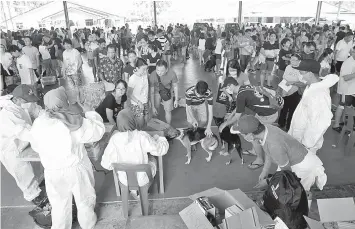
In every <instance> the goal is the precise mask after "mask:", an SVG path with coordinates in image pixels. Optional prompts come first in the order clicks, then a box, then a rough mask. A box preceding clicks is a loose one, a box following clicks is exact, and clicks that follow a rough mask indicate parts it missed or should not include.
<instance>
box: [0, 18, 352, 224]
mask: <svg viewBox="0 0 355 229" xmlns="http://www.w3.org/2000/svg"><path fill="white" fill-rule="evenodd" d="M0 46H1V95H2V96H1V97H0V108H1V110H0V144H1V145H0V152H1V162H2V163H3V165H4V166H5V168H6V169H7V171H8V172H9V173H10V174H11V175H12V176H13V177H14V179H15V180H16V183H17V185H18V187H19V188H20V189H21V190H22V192H23V195H24V198H25V199H26V200H28V201H32V202H33V203H34V204H36V205H43V203H45V202H48V201H49V202H50V204H51V206H52V213H51V215H52V228H71V223H72V216H71V214H70V212H71V203H72V196H74V198H75V202H76V205H77V208H78V221H79V223H80V225H81V227H83V228H93V227H94V225H95V223H96V221H97V217H96V215H95V213H94V207H95V203H96V194H95V190H94V176H93V169H92V166H91V162H90V160H89V157H88V154H87V151H86V149H85V147H84V144H89V143H93V144H96V143H97V142H98V141H100V139H101V138H102V136H103V135H104V133H105V125H104V123H110V124H113V125H116V127H117V132H115V133H114V134H113V135H112V136H111V138H110V140H109V143H108V146H107V148H106V149H105V150H104V153H103V155H101V156H100V158H101V164H102V166H103V167H104V168H105V169H107V170H113V164H114V163H128V164H149V165H151V168H152V174H153V176H154V175H155V174H156V170H157V162H156V160H155V158H154V157H153V156H160V155H164V154H166V153H167V151H168V148H169V143H168V142H167V140H166V138H164V137H161V136H158V135H155V136H150V135H149V134H148V133H146V132H145V131H144V130H143V129H144V127H145V126H146V125H147V123H148V122H149V120H150V119H151V118H152V117H154V116H157V115H158V114H159V113H160V112H162V111H161V110H160V107H161V106H160V105H161V104H162V106H163V109H164V112H165V120H164V121H165V122H166V123H167V124H169V125H171V123H172V111H173V110H174V109H175V108H177V107H178V106H179V98H180V97H185V99H186V118H187V122H188V123H189V125H191V127H203V128H205V133H204V134H205V135H206V136H207V137H210V136H212V134H213V133H212V128H211V127H212V121H213V117H214V116H219V115H223V118H224V122H223V123H222V124H221V125H220V126H219V131H220V132H222V131H223V129H224V128H226V127H231V132H232V133H236V134H239V135H240V136H242V137H243V138H244V139H245V140H247V141H249V142H251V143H252V145H253V149H252V150H244V151H243V154H249V155H255V156H256V159H255V160H254V161H253V162H252V163H251V164H250V165H249V166H248V167H249V168H250V169H252V170H255V169H259V168H262V171H261V173H260V176H259V182H260V184H261V183H263V181H264V180H265V179H266V178H267V177H268V175H269V173H272V172H271V171H270V167H271V164H272V163H275V164H276V165H277V166H278V169H279V170H291V171H293V172H294V173H295V174H296V175H297V176H298V177H299V178H300V179H301V183H302V185H303V186H304V188H305V190H306V191H310V188H311V186H312V185H314V184H316V185H317V186H318V187H319V188H320V189H322V188H323V186H324V185H325V184H326V181H327V176H326V174H325V168H324V167H323V163H322V161H321V160H320V159H319V157H318V156H317V152H318V150H319V149H320V148H321V147H322V145H323V141H324V140H323V135H324V133H325V132H326V130H327V129H328V127H329V126H330V125H331V122H332V118H333V113H332V108H331V107H332V102H331V94H330V92H331V91H334V92H335V91H336V92H337V95H338V99H339V100H340V103H339V105H338V107H337V109H336V111H335V122H334V125H333V129H334V130H336V131H340V130H341V125H342V123H341V116H342V112H343V110H344V106H351V105H352V106H354V107H355V43H354V35H353V31H351V30H350V28H349V27H348V26H341V25H334V26H328V25H324V26H323V27H320V26H316V25H312V26H309V25H308V24H286V25H284V26H281V25H276V26H275V27H273V28H272V27H270V28H268V27H266V26H263V25H262V24H257V25H255V26H252V27H245V26H243V27H242V28H240V30H238V31H235V30H233V29H231V30H228V31H224V30H223V29H222V28H221V27H220V26H217V28H213V26H202V27H194V28H192V29H191V30H190V29H189V28H188V26H187V25H181V24H177V25H175V26H173V25H169V26H168V27H167V28H164V27H163V26H161V27H157V26H153V27H148V28H146V29H143V28H142V27H138V30H137V32H136V34H135V35H134V34H133V33H132V31H131V29H130V27H129V25H128V24H126V25H125V26H124V27H122V28H119V29H116V28H115V27H113V28H112V30H109V31H106V30H104V29H100V28H93V29H92V30H91V29H88V28H84V29H76V30H75V31H74V32H73V34H71V32H70V31H69V30H68V29H58V28H57V29H54V28H51V30H46V29H40V30H34V29H30V30H28V31H25V32H24V33H22V32H11V31H7V33H1V43H0ZM190 55H191V56H190ZM191 57H193V58H194V59H197V60H198V61H199V63H200V64H203V65H206V64H207V63H208V62H214V64H213V65H212V66H213V68H214V72H215V75H216V77H214V78H215V79H216V80H217V81H218V88H212V87H211V85H208V84H207V83H206V82H205V81H203V80H201V81H199V82H197V83H196V85H192V86H191V87H189V88H188V89H187V90H186V91H183V92H181V91H179V87H178V81H179V79H178V77H177V75H176V73H175V72H174V70H173V68H172V66H173V65H174V64H176V62H177V60H178V61H181V62H182V63H183V64H186V63H187V64H188V62H187V59H189V58H191ZM84 62H87V64H88V66H89V67H90V75H91V76H92V77H93V78H94V80H95V82H97V83H101V84H104V87H105V92H106V94H105V98H104V99H103V101H102V102H101V103H100V104H99V106H97V107H89V106H88V105H87V104H82V103H81V101H80V99H79V96H78V93H74V95H73V93H72V92H73V91H76V92H77V91H78V88H79V87H80V86H82V84H83V83H82V81H83V77H84V76H83V63H84ZM208 74H210V73H207V72H206V75H208ZM47 76H55V77H56V78H58V79H63V80H64V81H65V86H64V87H63V86H60V87H58V88H56V89H53V90H50V91H49V92H47V93H46V94H45V95H42V90H43V82H42V80H43V79H44V78H45V77H47ZM213 76H214V75H213ZM259 76H260V77H259ZM185 77H189V76H185ZM336 85H337V86H336ZM216 90H217V96H214V91H216ZM40 100H41V101H42V103H39V101H40ZM39 104H42V106H39ZM220 108H223V109H225V111H226V112H225V114H220V112H216V110H218V111H220V110H223V109H220ZM247 108H248V109H247ZM247 110H251V111H252V112H253V113H254V115H246V112H247ZM58 139H61V140H60V141H58ZM29 144H31V147H32V149H33V150H34V151H36V152H37V153H38V154H39V157H40V159H41V163H42V165H43V167H44V168H45V170H44V175H45V184H44V182H41V181H40V180H38V179H37V178H36V177H35V175H34V172H33V168H32V166H31V164H30V163H29V162H24V161H21V160H20V159H19V158H18V157H17V156H18V155H19V153H20V152H22V151H23V150H24V149H25V148H26V147H28V145H29ZM119 179H120V180H123V182H122V183H124V184H126V183H127V177H125V174H124V173H120V174H119ZM138 182H139V184H140V185H141V186H143V185H145V184H147V183H148V177H147V176H146V175H145V174H139V176H138ZM44 186H45V189H46V195H45V194H44V191H43V187H44ZM132 195H134V196H137V195H139V193H137V192H133V191H132ZM47 196H48V198H47Z"/></svg>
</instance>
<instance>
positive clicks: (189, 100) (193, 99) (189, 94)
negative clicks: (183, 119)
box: [185, 86, 213, 106]
mask: <svg viewBox="0 0 355 229" xmlns="http://www.w3.org/2000/svg"><path fill="white" fill-rule="evenodd" d="M195 88H196V86H192V87H190V88H188V89H187V90H186V92H185V97H186V105H188V106H191V105H192V106H196V105H200V104H202V103H204V102H205V101H207V103H208V105H213V93H212V91H211V90H210V89H207V91H206V93H205V94H204V95H203V96H201V95H199V96H197V94H196V89H195Z"/></svg>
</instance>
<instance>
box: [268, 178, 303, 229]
mask: <svg viewBox="0 0 355 229" xmlns="http://www.w3.org/2000/svg"><path fill="white" fill-rule="evenodd" d="M300 180H301V179H300V178H298V177H297V175H296V174H295V173H293V172H292V171H279V172H276V173H275V174H274V175H273V176H272V178H271V180H270V182H269V185H268V188H267V190H266V191H265V193H264V196H263V202H264V208H265V210H266V211H267V213H269V214H270V216H271V217H272V218H273V219H275V218H276V217H279V218H280V219H281V220H282V221H284V223H285V224H286V225H287V226H288V228H289V229H296V228H297V229H301V228H306V227H307V223H306V221H305V220H304V218H303V216H304V215H305V216H308V212H309V209H308V200H307V193H306V191H305V190H304V188H303V186H302V184H301V182H300Z"/></svg>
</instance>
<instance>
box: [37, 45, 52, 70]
mask: <svg viewBox="0 0 355 229" xmlns="http://www.w3.org/2000/svg"><path fill="white" fill-rule="evenodd" d="M44 43H45V42H44V41H42V44H40V45H39V47H38V49H39V53H40V54H41V56H42V74H41V75H42V76H43V75H46V76H51V75H52V71H51V55H50V53H49V51H48V49H47V46H46V45H45V44H44Z"/></svg>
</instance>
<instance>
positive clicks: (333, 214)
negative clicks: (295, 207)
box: [317, 198, 355, 223]
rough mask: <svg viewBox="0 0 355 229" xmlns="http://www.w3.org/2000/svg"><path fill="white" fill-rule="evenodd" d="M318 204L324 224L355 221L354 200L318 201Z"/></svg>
mask: <svg viewBox="0 0 355 229" xmlns="http://www.w3.org/2000/svg"><path fill="white" fill-rule="evenodd" d="M317 204H318V210H319V215H320V221H321V222H323V223H325V222H336V221H351V220H355V203H354V199H353V198H334V199H318V200H317ZM335 209H337V210H336V211H335Z"/></svg>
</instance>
